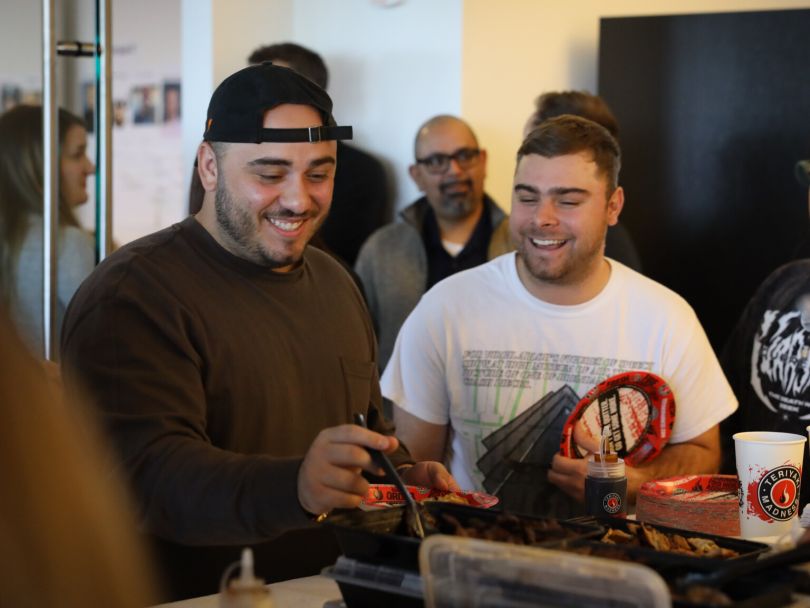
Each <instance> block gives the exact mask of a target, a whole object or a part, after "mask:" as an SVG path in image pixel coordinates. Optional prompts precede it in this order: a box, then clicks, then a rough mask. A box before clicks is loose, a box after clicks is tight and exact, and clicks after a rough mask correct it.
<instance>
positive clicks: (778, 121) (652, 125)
mask: <svg viewBox="0 0 810 608" xmlns="http://www.w3.org/2000/svg"><path fill="white" fill-rule="evenodd" d="M600 30H601V33H600V45H599V93H600V95H602V96H603V97H604V98H605V100H606V101H607V102H608V104H609V105H610V106H611V108H612V109H613V111H614V113H615V114H616V117H617V118H618V120H619V124H620V126H621V134H620V140H621V141H620V143H621V145H622V150H623V167H622V173H621V180H620V181H621V182H622V185H623V186H624V187H625V190H626V202H625V209H624V212H623V213H622V217H621V219H622V222H623V223H624V224H625V226H626V227H627V228H628V229H629V231H630V232H631V234H632V236H633V238H634V240H635V242H636V244H637V246H638V249H639V251H640V254H641V257H642V264H643V267H644V272H645V274H647V275H648V276H650V277H652V278H654V279H656V280H657V281H660V282H661V283H663V284H665V285H667V286H668V287H671V288H672V289H674V290H675V291H677V292H678V293H680V294H681V295H682V296H684V297H685V298H686V299H687V300H688V301H689V302H690V304H692V306H693V307H694V308H695V310H696V311H697V313H698V316H699V317H700V319H701V321H702V322H703V325H704V327H705V328H706V331H707V333H708V334H709V339H710V340H711V341H712V344H713V345H714V347H715V348H716V349H720V348H721V347H722V346H723V343H724V342H725V339H726V338H727V336H728V334H729V332H730V331H731V329H732V327H733V325H734V323H735V322H736V320H737V318H738V317H739V315H740V313H741V311H742V309H743V307H744V306H745V304H746V302H747V301H748V298H749V297H750V296H751V295H752V294H753V292H754V290H755V289H756V287H757V286H758V285H759V283H760V282H761V281H762V280H763V279H764V278H765V277H766V276H767V275H768V274H769V273H770V272H771V271H772V270H774V269H775V268H776V267H778V266H779V265H781V264H783V263H785V262H787V261H789V260H791V259H793V258H794V257H795V256H796V255H799V254H798V253H797V252H798V251H801V250H802V248H803V247H804V246H805V241H806V240H807V237H808V234H809V233H810V230H808V226H810V219H809V218H808V195H807V190H806V189H802V188H801V186H800V185H799V184H798V183H797V182H796V180H795V179H794V177H793V166H794V164H795V162H796V161H797V160H798V159H801V158H810V10H786V11H768V12H748V13H724V14H706V15H678V16H662V17H631V18H609V19H602V21H601V28H600ZM804 251H805V252H806V251H807V250H806V249H805V250H804ZM805 254H806V253H805Z"/></svg>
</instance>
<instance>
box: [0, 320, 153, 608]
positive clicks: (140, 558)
mask: <svg viewBox="0 0 810 608" xmlns="http://www.w3.org/2000/svg"><path fill="white" fill-rule="evenodd" d="M0 361H2V363H3V364H2V365H0V418H2V420H3V424H2V425H0V479H2V480H3V499H2V500H0V606H15V607H26V606H32V607H34V606H36V607H43V606H59V607H60V608H68V607H74V606H75V607H76V608H79V607H81V608H87V607H90V606H105V607H113V608H142V607H144V606H148V605H151V604H153V603H155V598H156V597H157V596H156V594H155V592H154V588H153V586H152V579H151V575H150V570H149V568H148V564H147V562H146V560H145V558H144V552H143V550H142V547H141V545H140V544H139V539H138V538H136V533H135V520H134V518H133V517H132V515H131V513H130V512H129V504H128V503H127V502H126V499H127V497H126V496H125V494H124V491H123V486H122V485H121V484H120V483H119V480H118V479H117V478H114V477H113V476H112V475H111V474H110V472H111V470H112V466H111V465H110V464H109V463H110V460H109V458H108V455H107V453H106V451H105V450H104V449H103V448H102V447H101V444H100V439H99V434H98V432H97V429H96V428H95V427H94V426H93V425H92V424H91V421H90V420H89V419H88V418H86V417H85V412H84V410H82V409H79V408H78V407H77V406H76V405H75V404H70V403H69V404H66V405H67V407H65V406H63V405H62V403H61V399H59V398H58V395H56V394H55V393H54V392H53V390H52V388H51V386H50V385H49V384H48V383H47V382H45V381H44V372H43V370H42V367H41V366H40V365H38V364H37V362H36V360H35V359H34V358H33V357H32V356H31V355H30V354H29V353H28V352H26V349H25V348H23V345H22V343H21V341H20V339H19V337H18V336H17V335H16V334H15V332H14V331H13V329H12V327H11V324H10V323H9V322H8V320H7V319H6V318H5V316H4V315H3V314H2V313H0Z"/></svg>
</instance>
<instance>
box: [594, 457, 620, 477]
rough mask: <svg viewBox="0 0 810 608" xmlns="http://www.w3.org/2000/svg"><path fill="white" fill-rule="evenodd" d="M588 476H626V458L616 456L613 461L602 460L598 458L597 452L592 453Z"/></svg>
mask: <svg viewBox="0 0 810 608" xmlns="http://www.w3.org/2000/svg"><path fill="white" fill-rule="evenodd" d="M588 477H599V478H611V479H613V478H617V477H624V460H622V459H621V458H616V460H615V461H613V462H605V461H604V460H603V461H601V462H600V461H597V460H596V454H591V455H590V456H588Z"/></svg>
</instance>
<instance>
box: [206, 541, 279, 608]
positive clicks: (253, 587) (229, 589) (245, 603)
mask: <svg viewBox="0 0 810 608" xmlns="http://www.w3.org/2000/svg"><path fill="white" fill-rule="evenodd" d="M236 567H238V568H239V577H238V578H234V579H230V575H231V573H232V572H233V571H234V569H235V568H236ZM229 579H230V580H229ZM219 606H220V608H273V599H272V597H271V595H270V589H268V588H267V586H265V584H264V580H262V579H260V578H256V577H255V576H254V575H253V551H251V550H250V548H249V547H247V548H245V549H242V559H241V561H239V562H234V563H233V564H231V565H230V566H228V568H227V569H226V570H225V574H223V575H222V582H221V583H220V588H219Z"/></svg>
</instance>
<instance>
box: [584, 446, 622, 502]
mask: <svg viewBox="0 0 810 608" xmlns="http://www.w3.org/2000/svg"><path fill="white" fill-rule="evenodd" d="M585 508H586V510H587V512H588V515H594V516H596V517H626V516H627V477H626V476H625V473H624V460H622V459H621V458H619V455H618V454H616V453H615V452H613V451H612V449H611V445H610V440H609V439H608V438H607V437H605V436H603V437H602V441H601V442H600V445H599V453H597V454H591V455H590V456H589V457H588V473H587V476H586V477H585Z"/></svg>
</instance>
